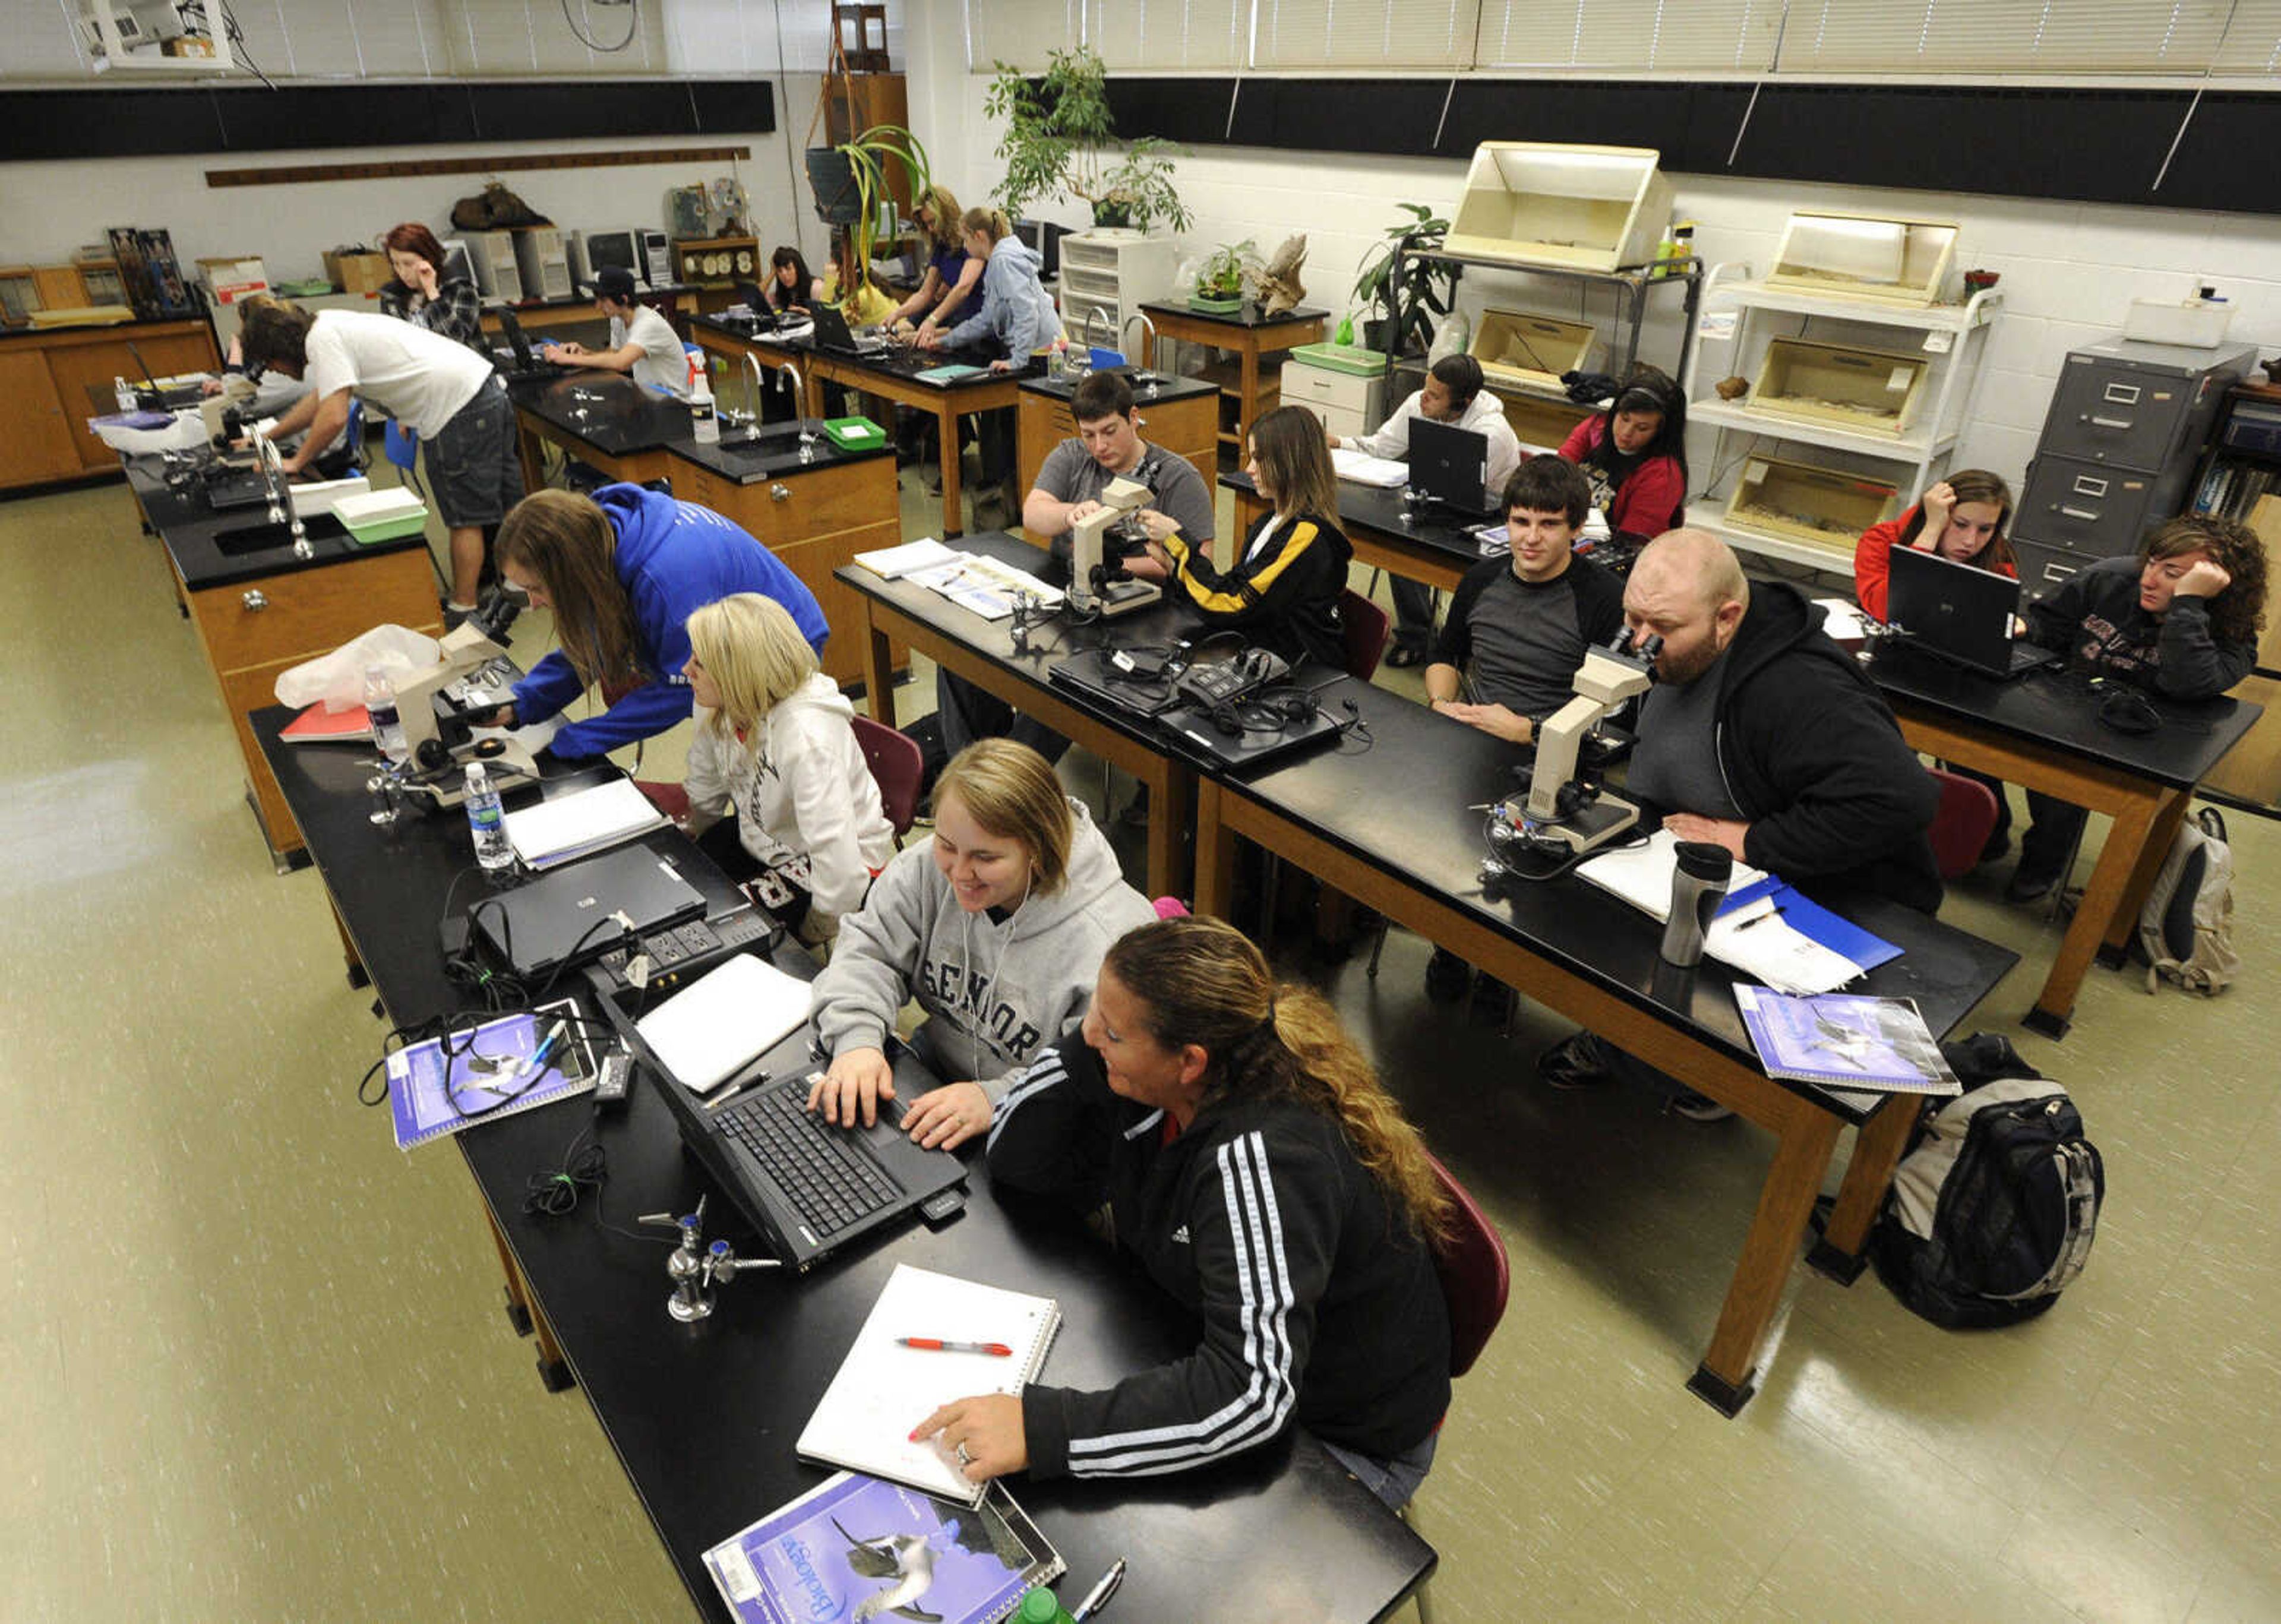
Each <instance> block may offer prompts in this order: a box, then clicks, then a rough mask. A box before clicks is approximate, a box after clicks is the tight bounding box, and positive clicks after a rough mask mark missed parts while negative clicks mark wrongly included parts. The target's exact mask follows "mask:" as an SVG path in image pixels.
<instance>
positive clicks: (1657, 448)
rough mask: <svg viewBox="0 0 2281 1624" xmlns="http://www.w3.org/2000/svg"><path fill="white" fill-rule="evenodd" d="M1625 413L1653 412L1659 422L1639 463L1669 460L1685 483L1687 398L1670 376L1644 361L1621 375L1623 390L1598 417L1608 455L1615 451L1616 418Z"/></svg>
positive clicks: (1618, 392) (1641, 453)
mask: <svg viewBox="0 0 2281 1624" xmlns="http://www.w3.org/2000/svg"><path fill="white" fill-rule="evenodd" d="M1625 412H1656V413H1659V414H1662V417H1663V422H1662V424H1661V425H1660V426H1659V428H1658V429H1656V431H1655V438H1653V439H1651V440H1650V441H1649V442H1648V443H1647V449H1646V450H1644V451H1643V452H1640V457H1641V459H1642V460H1645V459H1647V458H1650V457H1669V458H1671V459H1672V460H1674V461H1675V462H1677V463H1678V464H1679V476H1680V479H1681V480H1682V483H1684V482H1685V481H1686V479H1687V395H1686V392H1685V391H1682V389H1681V388H1680V387H1679V385H1678V384H1676V383H1673V382H1672V381H1671V375H1670V374H1669V373H1667V372H1666V371H1664V369H1663V368H1662V367H1651V366H1649V365H1648V364H1647V363H1646V362H1645V361H1641V362H1639V363H1637V364H1636V365H1635V366H1634V367H1632V369H1631V370H1630V371H1629V372H1627V373H1626V374H1624V381H1623V386H1622V387H1621V388H1620V389H1618V390H1617V391H1616V398H1615V401H1614V404H1612V406H1609V407H1608V409H1607V410H1606V411H1604V412H1603V413H1601V414H1600V421H1601V423H1602V425H1603V426H1604V429H1605V431H1606V432H1605V435H1604V437H1603V438H1602V440H1601V441H1600V444H1601V445H1602V446H1603V447H1604V448H1605V449H1607V450H1609V451H1611V452H1612V451H1613V450H1614V448H1615V443H1616V442H1615V437H1616V418H1617V416H1618V415H1619V414H1621V413H1625Z"/></svg>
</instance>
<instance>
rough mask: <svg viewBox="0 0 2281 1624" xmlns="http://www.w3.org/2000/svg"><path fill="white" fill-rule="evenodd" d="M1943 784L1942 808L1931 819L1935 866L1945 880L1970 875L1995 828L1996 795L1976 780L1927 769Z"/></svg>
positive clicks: (1941, 791)
mask: <svg viewBox="0 0 2281 1624" xmlns="http://www.w3.org/2000/svg"><path fill="white" fill-rule="evenodd" d="M1925 770H1926V771H1927V772H1929V773H1930V774H1931V775H1932V779H1933V782H1934V783H1935V784H1937V785H1940V808H1939V810H1937V811H1936V812H1935V813H1934V814H1933V816H1932V829H1931V831H1930V833H1931V836H1932V860H1933V866H1934V867H1936V868H1937V869H1938V870H1940V877H1941V878H1943V879H1955V878H1959V877H1960V876H1961V875H1965V874H1968V873H1970V872H1971V871H1972V870H1973V868H1974V866H1975V865H1976V864H1977V863H1978V862H1979V861H1980V854H1981V853H1982V852H1983V850H1985V849H1986V847H1987V845H1988V837H1989V836H1990V835H1991V834H1992V833H1993V832H1995V829H1996V796H1995V794H1994V793H1993V792H1991V790H1990V789H1989V787H1988V786H1987V785H1984V784H1983V783H1981V782H1980V781H1979V780H1978V779H1977V778H1968V777H1965V776H1964V775H1963V774H1962V773H1960V772H1950V771H1949V770H1948V769H1945V768H1942V767H1928V768H1926V769H1925Z"/></svg>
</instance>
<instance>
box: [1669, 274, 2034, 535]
mask: <svg viewBox="0 0 2281 1624" xmlns="http://www.w3.org/2000/svg"><path fill="white" fill-rule="evenodd" d="M2002 302H2003V296H2002V295H2001V294H1999V293H1998V292H1997V291H1996V290H1994V289H1992V288H1990V289H1983V290H1981V291H1980V292H1978V293H1976V294H1974V295H1973V296H1972V297H1971V298H1969V299H1968V300H1967V301H1966V302H1965V303H1963V304H1961V305H1919V306H1901V305H1874V304H1870V303H1868V302H1867V301H1863V300H1854V299H1846V298H1821V297H1817V296H1815V295H1813V294H1810V293H1799V292H1797V291H1794V290H1790V289H1787V288H1769V287H1767V285H1766V284H1765V283H1764V282H1753V281H1751V280H1750V267H1748V266H1747V265H1739V264H1727V265H1716V266H1713V267H1712V268H1711V274H1710V275H1709V276H1708V277H1706V278H1705V281H1704V284H1703V315H1702V317H1701V319H1700V320H1698V321H1697V322H1696V323H1695V326H1694V328H1693V330H1692V331H1691V332H1690V333H1689V335H1688V341H1687V362H1686V367H1685V368H1684V370H1683V371H1682V374H1681V376H1680V383H1681V386H1682V388H1683V389H1685V390H1686V391H1687V421H1688V426H1689V429H1693V428H1695V427H1696V426H1697V425H1700V426H1702V427H1705V428H1707V429H1711V430H1712V440H1711V446H1710V450H1711V455H1710V457H1709V458H1708V459H1707V460H1698V459H1697V457H1696V454H1695V452H1694V451H1693V449H1692V448H1690V450H1689V461H1690V462H1692V463H1694V465H1695V467H1696V468H1697V470H1699V471H1700V472H1701V473H1702V474H1703V475H1704V476H1707V477H1708V478H1709V480H1710V483H1709V484H1707V485H1706V486H1705V488H1704V489H1703V490H1701V491H1689V493H1688V502H1687V507H1688V514H1687V522H1689V524H1692V525H1697V526H1699V527H1701V528H1702V529H1705V530H1712V531H1714V532H1716V533H1717V534H1719V535H1720V536H1723V537H1726V538H1727V540H1728V542H1729V543H1730V544H1732V545H1735V546H1736V547H1740V548H1746V549H1748V550H1750V551H1751V552H1754V553H1764V554H1766V555H1767V556H1768V557H1770V558H1779V559H1783V560H1786V561H1789V562H1791V563H1796V564H1807V565H1811V566H1813V567H1814V568H1819V569H1826V570H1830V571H1832V572H1834V573H1839V574H1850V573H1852V568H1853V561H1852V547H1851V545H1846V546H1845V547H1844V550H1843V551H1842V552H1841V551H1840V550H1839V549H1838V547H1837V546H1836V543H1835V538H1834V537H1833V545H1831V546H1829V547H1827V548H1824V547H1817V546H1814V545H1812V544H1811V543H1807V542H1801V541H1797V540H1793V539H1791V538H1790V537H1782V536H1775V535H1768V534H1766V533H1763V532H1761V531H1759V530H1748V529H1744V528H1743V527H1741V526H1738V525H1735V524H1730V523H1728V522H1727V520H1726V517H1725V508H1726V504H1727V499H1728V495H1729V494H1730V493H1731V492H1732V490H1733V486H1734V480H1735V477H1736V476H1737V475H1738V474H1739V472H1740V470H1741V468H1742V466H1743V463H1744V460H1745V458H1746V457H1747V456H1748V455H1749V453H1750V452H1751V450H1753V449H1755V450H1759V451H1764V452H1767V453H1768V454H1770V455H1775V456H1780V457H1783V458H1786V459H1788V460H1793V461H1805V462H1811V463H1813V464H1816V465H1817V466H1821V467H1828V468H1836V469H1838V470H1839V471H1841V472H1845V473H1852V474H1862V473H1872V472H1874V473H1875V475H1876V476H1879V477H1881V478H1886V479H1891V480H1892V481H1893V483H1895V484H1897V485H1898V486H1899V487H1900V493H1901V505H1902V506H1903V507H1906V506H1907V505H1908V503H1910V502H1911V501H1913V500H1914V499H1915V497H1916V493H1917V492H1919V491H1922V490H1923V489H1924V488H1925V486H1927V485H1928V484H1930V483H1934V481H1935V480H1937V478H1938V477H1939V476H1940V475H1942V474H1945V472H1946V471H1947V464H1948V460H1949V458H1950V456H1951V455H1952V453H1953V452H1955V450H1956V443H1957V440H1958V438H1959V437H1960V435H1961V434H1962V432H1963V429H1964V425H1965V423H1966V422H1967V421H1968V420H1969V417H1970V414H1971V410H1972V402H1973V398H1974V397H1975V395H1976V393H1977V392H1978V389H1979V383H1980V363H1981V359H1982V357H1983V355H1984V353H1985V352H1986V350H1987V345H1988V326H1989V323H1990V322H1991V321H1994V320H1995V319H1996V314H1997V312H1998V310H1999V308H2000V307H2001V305H2002ZM1729 314H1731V315H1732V316H1733V318H1734V320H1733V322H1732V326H1731V330H1730V329H1729V328H1728V323H1726V322H1724V321H1721V320H1720V318H1721V317H1722V316H1726V315H1729ZM1783 316H1794V317H1796V318H1798V321H1796V322H1795V323H1794V324H1791V330H1789V331H1786V332H1777V331H1775V327H1776V326H1777V324H1778V322H1779V319H1780V318H1782V317H1783ZM1769 318H1773V319H1774V320H1769ZM1832 328H1835V329H1840V330H1838V331H1836V332H1832V331H1830V330H1829V329H1832ZM1842 329H1875V330H1874V331H1871V332H1867V333H1860V332H1856V333H1852V334H1848V333H1847V332H1845V331H1844V330H1842ZM1905 335H1914V345H1913V346H1911V347H1914V348H1916V349H1919V350H1921V351H1923V352H1926V353H1927V354H1928V355H1929V356H1931V357H1932V361H1933V365H1932V371H1933V379H1932V383H1931V385H1930V387H1931V390H1932V405H1931V408H1930V409H1929V411H1926V412H1924V413H1922V414H1921V415H1920V417H1919V420H1918V421H1917V423H1916V424H1915V426H1914V428H1913V429H1911V430H1910V432H1908V433H1906V434H1901V435H1889V434H1876V433H1870V432H1864V431H1862V430H1860V429H1844V428H1839V427H1836V426H1835V425H1830V424H1821V423H1812V422H1805V421H1799V420H1798V419H1796V418H1790V417H1779V416H1775V415H1774V414H1771V413H1765V412H1756V411H1753V410H1751V406H1750V403H1749V400H1748V399H1747V398H1744V399H1743V400H1740V401H1727V400H1721V399H1720V398H1719V397H1718V396H1717V394H1716V393H1714V392H1713V389H1712V387H1711V386H1712V383H1713V382H1715V381H1716V380H1718V379H1720V378H1724V377H1726V376H1728V375H1730V374H1739V375H1742V376H1744V377H1746V378H1756V377H1757V376H1758V374H1759V361H1760V360H1762V359H1763V358H1764V356H1765V354H1766V349H1767V341H1768V340H1769V339H1772V338H1775V337H1800V336H1805V337H1813V338H1827V339H1830V340H1832V341H1834V342H1844V341H1845V340H1846V339H1847V338H1848V337H1851V338H1852V340H1853V341H1854V342H1858V343H1860V344H1862V345H1863V346H1864V347H1865V348H1874V349H1885V350H1891V349H1898V348H1900V347H1902V341H1903V340H1904V337H1905ZM1706 352H1707V353H1708V356H1709V359H1708V360H1706V359H1705V356H1706ZM1706 374H1707V376H1706ZM1738 435H1740V436H1748V437H1752V438H1754V439H1756V440H1759V441H1760V442H1764V444H1761V445H1757V446H1755V447H1751V446H1748V445H1744V446H1742V447H1737V446H1736V445H1735V444H1734V440H1735V437H1736V436H1738ZM1785 447H1786V448H1787V449H1783V448H1785ZM1802 447H1811V448H1814V449H1818V450H1821V451H1826V452H1841V453H1844V455H1846V456H1849V457H1852V458H1855V459H1858V460H1861V461H1865V462H1867V463H1869V464H1871V465H1873V466H1872V467H1871V468H1860V467H1857V466H1853V465H1850V464H1847V463H1844V462H1838V461H1832V460H1826V459H1822V458H1818V457H1812V456H1802V455H1801V454H1800V451H1799V448H1802Z"/></svg>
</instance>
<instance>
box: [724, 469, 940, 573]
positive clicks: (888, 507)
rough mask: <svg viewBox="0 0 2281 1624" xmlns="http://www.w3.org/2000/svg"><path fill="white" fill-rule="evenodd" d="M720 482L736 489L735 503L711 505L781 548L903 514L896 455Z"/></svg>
mask: <svg viewBox="0 0 2281 1624" xmlns="http://www.w3.org/2000/svg"><path fill="white" fill-rule="evenodd" d="M715 483H716V484H717V485H719V486H721V487H723V488H724V489H728V490H733V491H735V492H736V497H735V499H734V500H735V507H733V508H731V507H723V506H721V505H720V504H718V503H711V502H708V503H707V504H706V505H707V507H712V508H713V509H714V511H715V512H716V513H722V514H728V515H729V516H731V517H732V518H735V519H736V520H737V522H738V523H740V524H742V525H743V526H744V527H745V528H746V530H750V531H751V532H752V533H753V534H754V535H755V536H757V537H760V538H761V540H762V541H763V542H766V543H767V544H768V545H769V548H770V550H772V551H775V552H782V551H783V550H784V549H785V547H788V546H793V545H798V544H799V543H800V542H804V541H809V540H813V539H814V538H815V537H819V536H828V535H830V534H831V533H833V532H834V531H837V530H857V529H860V528H862V527H863V526H866V525H873V524H892V523H893V522H895V520H896V517H897V513H898V509H897V505H896V501H895V461H894V459H893V458H892V457H874V458H872V459H870V460H869V461H865V462H854V463H848V464H846V465H844V466H842V467H839V468H815V469H810V470H808V471H807V472H805V473H799V474H788V475H786V476H784V477H782V478H780V479H769V480H762V481H759V482H756V483H753V484H749V485H738V486H730V485H729V483H728V482H727V481H726V480H719V481H715Z"/></svg>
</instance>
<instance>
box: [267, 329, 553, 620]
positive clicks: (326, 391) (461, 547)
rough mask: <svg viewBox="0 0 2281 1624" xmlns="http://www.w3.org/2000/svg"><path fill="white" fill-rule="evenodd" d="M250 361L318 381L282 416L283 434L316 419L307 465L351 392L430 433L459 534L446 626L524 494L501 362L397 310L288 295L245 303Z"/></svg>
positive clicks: (436, 475) (344, 413) (426, 440)
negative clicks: (388, 312) (486, 537)
mask: <svg viewBox="0 0 2281 1624" xmlns="http://www.w3.org/2000/svg"><path fill="white" fill-rule="evenodd" d="M240 316H241V320H242V323H243V325H242V328H241V331H240V336H241V342H242V344H243V346H244V353H245V364H246V367H247V369H248V370H249V371H260V370H274V371H276V372H281V373H282V374H284V375H286V376H287V377H289V378H305V379H306V380H307V382H308V384H309V392H308V394H307V395H306V396H305V397H304V398H302V399H301V400H300V401H299V402H298V404H297V405H295V406H293V408H292V409H291V410H290V411H289V412H287V413H286V414H284V415H283V416H282V417H280V418H279V419H278V420H277V429H276V433H277V437H279V438H283V437H287V436H290V435H292V434H296V433H298V432H299V431H300V430H302V429H307V430H308V431H309V432H308V435H307V437H305V439H304V440H303V441H302V443H301V444H302V449H301V450H299V451H298V452H295V453H294V454H293V455H291V456H290V457H288V458H286V459H285V472H286V473H287V474H288V475H289V476H290V475H294V474H298V473H299V472H301V470H302V468H303V466H304V465H305V463H306V462H307V461H308V460H309V459H310V457H311V456H312V455H313V453H314V451H317V450H321V449H322V448H323V447H325V446H326V445H329V444H331V443H332V441H333V440H334V439H335V438H336V437H338V435H339V434H340V432H341V430H342V429H343V428H344V427H345V426H346V424H347V422H348V416H349V397H350V396H351V395H355V396H356V397H358V398H360V399H363V400H367V401H369V402H370V403H371V404H372V406H374V407H375V409H377V410H378V411H380V412H383V413H384V414H387V415H388V416H390V417H392V418H394V419H396V421H398V422H399V423H402V424H403V425H404V426H405V427H406V428H407V429H411V430H412V431H413V432H414V433H415V434H417V435H418V436H419V437H420V440H421V445H423V446H425V447H426V451H427V458H428V473H429V483H430V485H431V486H432V487H433V489H434V492H435V500H436V507H437V512H438V513H439V514H441V515H442V517H443V520H444V523H445V528H446V529H448V530H450V531H451V535H452V595H451V597H450V598H449V599H445V604H444V619H445V624H446V625H447V626H456V625H457V624H459V623H460V621H462V620H465V619H466V618H467V617H468V615H472V614H474V613H475V610H476V592H477V591H478V590H479V588H480V585H481V579H482V575H483V531H484V529H485V528H486V527H488V526H493V525H496V524H498V523H499V521H500V520H501V519H504V518H505V517H506V510H507V509H508V508H510V507H514V504H515V503H516V502H517V501H519V500H521V499H522V459H521V458H520V457H518V456H517V455H516V452H515V436H514V405H513V404H512V403H511V402H510V401H509V400H508V399H507V393H506V384H505V383H502V382H501V381H500V379H499V374H498V373H497V372H496V371H495V370H493V368H492V367H491V363H490V362H489V361H488V360H484V359H483V357H482V356H480V355H477V354H476V352H474V351H473V350H471V349H469V348H468V346H467V345H466V344H460V342H458V341H457V340H456V339H452V338H446V337H445V336H443V335H441V334H440V333H431V332H429V331H428V330H427V329H424V328H418V327H414V326H413V325H412V324H411V323H410V322H408V321H397V320H396V319H395V318H394V317H392V316H381V315H367V314H365V313H362V312H360V311H352V310H325V311H320V312H318V313H316V314H314V315H312V314H310V313H309V312H307V311H305V310H303V309H302V308H301V307H300V306H299V305H295V304H292V303H291V302H290V301H288V300H285V299H279V298H252V299H248V300H245V301H244V307H243V308H242V309H241V311H240Z"/></svg>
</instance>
